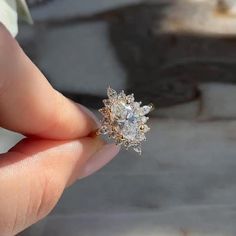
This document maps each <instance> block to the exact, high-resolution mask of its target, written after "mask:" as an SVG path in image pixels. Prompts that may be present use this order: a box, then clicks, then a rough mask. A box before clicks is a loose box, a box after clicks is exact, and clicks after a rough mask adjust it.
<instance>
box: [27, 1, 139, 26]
mask: <svg viewBox="0 0 236 236" xmlns="http://www.w3.org/2000/svg"><path fill="white" fill-rule="evenodd" d="M139 2H141V0H112V1H111V0H99V1H97V0H86V1H74V0H59V1H58V0H54V1H51V2H48V3H47V4H45V5H43V6H41V7H37V8H32V10H31V12H32V16H33V18H34V19H35V20H37V21H38V20H46V19H55V18H64V17H70V16H77V15H88V14H94V13H97V12H100V11H105V10H109V9H112V8H116V7H121V6H125V5H130V4H137V3H139Z"/></svg>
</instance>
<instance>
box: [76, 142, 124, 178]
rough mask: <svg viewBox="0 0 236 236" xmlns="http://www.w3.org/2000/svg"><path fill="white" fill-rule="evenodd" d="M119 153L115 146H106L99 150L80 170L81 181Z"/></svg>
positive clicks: (118, 148) (117, 147)
mask: <svg viewBox="0 0 236 236" xmlns="http://www.w3.org/2000/svg"><path fill="white" fill-rule="evenodd" d="M119 151H120V147H119V146H117V145H115V144H106V145H105V146H103V148H102V149H100V150H99V151H98V152H97V153H96V154H95V155H94V156H93V157H92V158H90V159H89V160H88V161H87V163H86V164H85V165H84V167H83V168H82V169H81V170H80V177H79V179H82V178H84V177H87V176H89V175H91V174H93V173H95V172H96V171H98V170H99V169H101V168H102V167H103V166H105V165H106V164H107V163H108V162H110V161H111V160H112V159H113V158H114V157H115V156H116V155H117V154H118V153H119Z"/></svg>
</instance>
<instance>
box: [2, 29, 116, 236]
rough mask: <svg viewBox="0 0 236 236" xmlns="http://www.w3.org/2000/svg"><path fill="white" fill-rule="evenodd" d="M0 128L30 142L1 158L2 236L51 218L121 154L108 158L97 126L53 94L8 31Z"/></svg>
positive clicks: (4, 34)
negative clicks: (67, 196)
mask: <svg viewBox="0 0 236 236" xmlns="http://www.w3.org/2000/svg"><path fill="white" fill-rule="evenodd" d="M0 126H1V127H3V128H6V129H9V130H12V131H16V132H19V133H22V134H24V135H25V136H26V138H25V139H24V140H22V141H20V142H19V143H18V144H16V146H14V147H13V148H11V149H10V150H9V151H8V152H7V153H4V154H0V183H1V184H0V232H1V236H11V235H16V234H17V233H18V232H20V231H22V230H24V229H25V228H27V227H29V226H30V225H32V224H33V223H35V222H37V221H38V220H40V219H42V218H43V217H45V216H46V215H47V214H48V213H49V212H50V211H51V210H52V209H53V207H54V206H55V204H56V203H57V201H58V199H59V198H60V196H61V195H62V193H63V191H64V189H65V188H66V187H68V186H70V185H71V184H72V183H74V182H75V181H76V180H77V179H79V178H82V177H85V176H87V175H90V174H92V173H94V172H95V171H96V170H98V169H100V168H101V167H102V166H103V165H105V164H106V163H107V162H108V161H110V160H111V159H112V158H113V157H114V156H115V155H116V154H117V153H118V151H119V150H118V148H116V147H114V146H112V145H110V146H107V148H106V149H109V150H110V151H109V152H107V151H106V153H105V152H104V155H102V154H103V152H102V150H103V148H104V147H105V146H104V145H105V143H104V142H103V141H101V140H100V138H98V137H95V136H94V135H92V133H94V131H95V130H96V129H97V126H98V124H97V122H96V121H95V120H94V119H93V118H92V116H91V115H89V113H88V112H86V111H85V109H84V108H83V107H81V106H80V105H78V104H75V103H74V102H72V101H70V100H69V99H67V98H65V97H64V96H63V95H62V94H60V93H59V92H57V91H56V90H54V89H53V88H52V86H51V85H50V84H49V83H48V81H47V80H46V78H45V77H44V75H43V74H42V73H41V72H40V71H39V69H38V68H37V67H36V66H35V65H34V64H33V63H32V62H31V61H30V59H29V58H28V57H27V56H26V55H25V53H24V52H23V51H22V49H21V48H20V46H19V45H18V43H17V42H16V41H15V40H14V39H13V38H12V37H11V35H10V34H9V33H8V31H7V30H6V29H5V27H4V26H3V25H0ZM98 152H99V155H95V154H96V153H98ZM98 156H99V157H98Z"/></svg>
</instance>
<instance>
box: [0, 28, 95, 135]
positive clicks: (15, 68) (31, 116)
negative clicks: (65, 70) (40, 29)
mask: <svg viewBox="0 0 236 236" xmlns="http://www.w3.org/2000/svg"><path fill="white" fill-rule="evenodd" d="M0 126H2V127H4V128H7V129H10V130H13V131H16V132H19V133H23V134H26V135H35V136H39V137H43V138H52V139H74V138H78V137H83V136H87V135H88V134H89V133H91V132H92V131H93V130H95V129H96V128H97V126H98V125H97V123H96V121H95V120H94V119H93V118H92V116H91V115H89V113H88V112H87V111H86V109H85V108H84V107H82V106H80V105H77V104H75V103H74V102H72V101H70V100H69V99H67V98H65V97H64V96H63V95H62V94H60V93H59V92H57V91H56V90H55V89H53V88H52V86H51V85H50V84H49V82H48V81H47V79H46V78H45V77H44V75H43V74H42V73H41V72H40V71H39V70H38V68H37V67H36V66H35V65H34V64H33V63H32V62H31V60H30V59H29V58H28V57H27V56H26V55H25V53H24V52H23V50H22V49H21V48H20V46H19V45H18V43H17V42H16V41H15V39H13V38H12V37H11V35H10V34H9V33H8V32H7V30H6V29H5V27H4V26H2V25H0Z"/></svg>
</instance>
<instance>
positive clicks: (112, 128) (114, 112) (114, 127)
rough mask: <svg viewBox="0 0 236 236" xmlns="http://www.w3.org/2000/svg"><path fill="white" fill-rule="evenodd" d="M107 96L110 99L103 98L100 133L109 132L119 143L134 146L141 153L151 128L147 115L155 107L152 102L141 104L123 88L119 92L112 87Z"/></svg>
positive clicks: (127, 146)
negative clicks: (142, 145)
mask: <svg viewBox="0 0 236 236" xmlns="http://www.w3.org/2000/svg"><path fill="white" fill-rule="evenodd" d="M107 96H108V99H105V100H103V103H104V105H105V106H104V107H103V108H101V109H100V110H99V112H100V113H101V114H102V115H103V120H102V125H101V128H100V129H99V130H98V134H108V136H109V137H110V138H112V139H114V140H115V142H116V144H117V145H123V146H124V147H125V148H126V149H128V148H130V147H132V148H133V149H134V151H136V152H138V153H139V154H141V152H142V150H141V143H142V142H143V141H145V140H146V136H145V134H146V133H147V132H148V131H149V130H150V128H149V127H148V126H147V125H146V122H147V121H148V119H149V118H148V117H147V116H146V115H147V114H148V113H149V112H150V111H151V110H152V109H153V106H152V104H150V105H147V106H141V102H135V100H134V95H133V94H130V95H126V94H125V93H124V91H123V90H122V91H121V92H120V93H117V92H116V91H115V90H114V89H112V88H110V87H109V88H108V89H107Z"/></svg>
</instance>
